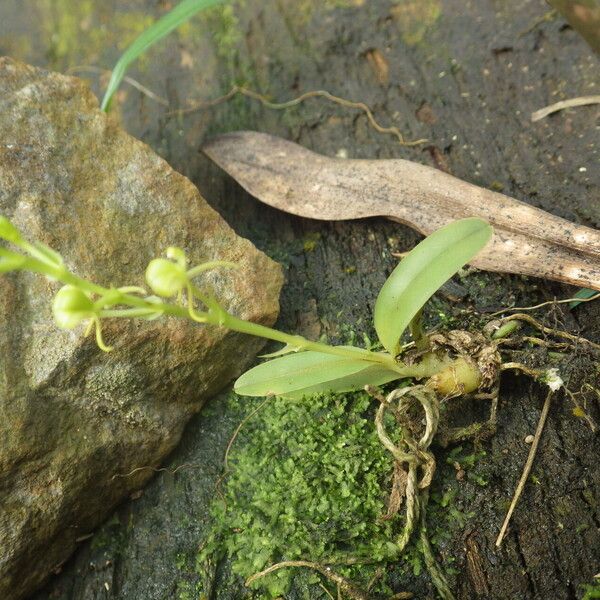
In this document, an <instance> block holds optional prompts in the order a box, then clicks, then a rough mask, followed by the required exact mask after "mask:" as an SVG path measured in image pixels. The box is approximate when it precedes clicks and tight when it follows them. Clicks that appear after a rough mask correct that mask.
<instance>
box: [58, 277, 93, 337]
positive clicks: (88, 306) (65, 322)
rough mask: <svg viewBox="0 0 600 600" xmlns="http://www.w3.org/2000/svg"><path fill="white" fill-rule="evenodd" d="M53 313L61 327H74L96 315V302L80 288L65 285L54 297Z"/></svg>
mask: <svg viewBox="0 0 600 600" xmlns="http://www.w3.org/2000/svg"><path fill="white" fill-rule="evenodd" d="M52 313H53V314H54V320H55V321H56V324H57V325H58V326H59V327H60V328H61V329H73V328H74V327H77V325H79V323H81V322H82V321H83V320H84V319H89V318H91V317H93V316H94V303H93V302H92V300H91V299H90V297H89V296H88V295H87V294H86V293H85V292H83V291H81V290H80V289H79V288H77V287H75V286H73V285H65V286H64V287H62V288H61V289H60V290H59V291H58V293H57V294H56V296H55V297H54V302H53V303H52Z"/></svg>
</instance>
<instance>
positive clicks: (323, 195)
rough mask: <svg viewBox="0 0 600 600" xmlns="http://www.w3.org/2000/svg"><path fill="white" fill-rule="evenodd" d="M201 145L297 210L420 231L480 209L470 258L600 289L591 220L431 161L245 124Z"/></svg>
mask: <svg viewBox="0 0 600 600" xmlns="http://www.w3.org/2000/svg"><path fill="white" fill-rule="evenodd" d="M204 152H205V153H206V154H207V155H208V156H209V157H210V158H211V159H212V160H214V161H215V162H216V163H217V164H218V165H219V166H220V167H221V168H222V169H224V170H225V171H226V172H227V173H229V175H231V176H232V177H233V178H234V179H236V180H237V181H238V182H239V183H240V185H242V187H244V188H245V189H246V190H247V191H248V192H250V194H252V195H253V196H255V197H256V198H258V199H259V200H261V201H262V202H265V203H266V204H270V205H271V206H274V207H275V208H278V209H280V210H283V211H286V212H289V213H292V214H295V215H299V216H302V217H308V218H312V219H322V220H327V221H336V220H346V219H360V218H364V217H373V216H384V217H388V218H390V219H392V220H394V221H399V222H401V223H404V224H406V225H409V226H410V227H413V228H414V229H416V230H418V231H419V232H421V233H423V234H424V235H429V234H430V233H432V232H433V231H435V230H436V229H438V228H440V227H442V226H443V225H445V224H446V223H449V222H450V221H454V220H456V219H462V218H465V217H481V218H483V219H486V220H487V221H488V222H489V223H491V224H492V225H493V226H494V237H493V239H492V241H491V242H490V243H489V244H488V245H487V247H486V248H485V249H484V250H483V251H482V252H481V253H479V254H478V255H477V257H476V258H475V259H474V260H473V261H472V263H471V264H473V265H474V266H476V267H479V268H481V269H486V270H489V271H501V272H508V273H519V274H522V275H533V276H536V277H545V278H547V279H554V280H556V281H562V282H565V283H570V284H573V285H577V286H581V287H587V288H592V289H595V290H600V232H599V231H598V230H596V229H591V228H589V227H584V226H582V225H576V224H574V223H571V222H569V221H566V220H564V219H561V218H559V217H556V216H554V215H551V214H549V213H547V212H544V211H543V210H540V209H538V208H535V207H532V206H529V205H528V204H525V203H524V202H520V201H519V200H515V199H514V198H510V197H508V196H505V195H503V194H499V193H497V192H492V191H491V190H487V189H484V188H481V187H478V186H476V185H473V184H470V183H467V182H465V181H462V180H460V179H457V178H456V177H453V176H452V175H448V174H447V173H443V172H441V171H438V170H436V169H433V168H431V167H426V166H424V165H420V164H418V163H414V162H411V161H407V160H402V159H390V160H347V159H338V158H329V157H326V156H322V155H320V154H316V153H315V152H311V151H310V150H307V149H306V148H303V147H301V146H298V145H297V144H294V143H292V142H288V141H286V140H283V139H281V138H277V137H274V136H271V135H267V134H264V133H257V132H251V131H243V132H234V133H229V134H226V135H223V136H220V137H218V138H216V139H215V140H213V141H211V142H209V143H208V144H207V145H206V146H205V147H204Z"/></svg>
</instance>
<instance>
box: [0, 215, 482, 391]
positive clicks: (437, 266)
mask: <svg viewBox="0 0 600 600" xmlns="http://www.w3.org/2000/svg"><path fill="white" fill-rule="evenodd" d="M491 234H492V229H491V227H490V226H489V225H488V224H487V223H486V222H485V221H482V220H481V219H476V218H470V219H463V220H460V221H455V222H453V223H450V224H448V225H446V226H445V227H442V228H441V229H439V230H438V231H436V232H435V233H433V234H432V235H430V236H429V237H428V238H426V239H425V240H423V241H422V242H421V243H420V244H418V245H417V246H416V247H415V248H414V249H413V250H412V251H411V252H410V253H408V255H407V256H406V257H405V258H404V259H403V260H402V261H401V262H400V264H399V265H398V266H397V267H396V269H395V270H394V271H393V272H392V274H391V275H390V277H389V278H388V280H387V281H386V282H385V284H384V286H383V287H382V289H381V291H380V293H379V296H378V298H377V301H376V303H375V313H374V324H375V329H376V331H377V335H378V337H379V340H380V341H381V344H382V346H383V348H384V349H385V351H382V352H374V351H371V350H367V349H363V348H357V347H351V346H333V345H329V344H325V343H321V342H314V341H311V340H308V339H306V338H304V337H302V336H299V335H293V334H288V333H284V332H281V331H278V330H276V329H272V328H269V327H265V326H263V325H260V324H257V323H252V322H249V321H245V320H242V319H240V318H238V317H236V316H235V315H233V314H231V313H229V312H228V311H227V310H226V309H225V308H224V307H223V306H222V305H221V304H220V303H219V301H218V300H217V299H216V298H215V296H214V295H213V294H211V293H210V292H207V291H205V290H204V289H203V288H202V286H201V284H200V283H198V282H197V281H198V280H199V279H201V277H202V274H203V273H205V272H207V271H209V270H212V269H219V268H236V265H234V264H233V263H230V262H227V261H221V260H216V261H211V262H206V263H203V264H200V265H196V266H190V265H189V264H188V260H187V258H186V255H185V252H184V251H183V250H182V249H181V248H174V247H172V248H168V249H167V250H166V256H165V257H162V258H155V259H153V260H152V261H151V262H150V263H149V264H148V267H147V269H146V273H145V280H146V284H147V286H148V287H149V289H150V290H151V293H148V292H147V291H146V290H145V289H144V288H142V287H139V286H137V285H128V286H124V287H118V288H114V287H103V286H101V285H98V284H97V283H94V282H91V281H88V280H86V279H83V278H81V277H79V276H78V275H76V274H75V273H72V272H71V271H69V270H68V269H67V268H66V266H65V263H64V261H63V259H62V257H61V256H60V255H59V254H58V253H57V252H55V251H54V250H52V249H51V248H49V247H47V246H45V245H43V244H41V243H39V242H30V241H28V240H26V239H25V237H24V236H23V234H22V233H21V232H20V231H19V230H18V229H17V228H16V227H15V226H14V225H13V223H12V222H11V221H10V220H9V219H7V218H6V217H3V216H0V238H1V239H3V240H4V241H5V242H7V243H8V246H6V247H0V273H6V272H9V271H31V272H35V273H39V274H41V275H44V276H46V277H47V278H49V279H50V280H53V281H57V282H60V283H62V284H63V286H62V287H61V288H60V289H59V290H58V291H57V293H56V295H55V298H54V302H53V306H52V310H53V314H54V319H55V322H56V325H57V326H58V327H60V328H63V329H74V328H76V327H77V326H79V325H80V324H82V323H85V324H87V330H86V331H87V333H90V332H91V331H95V335H96V341H97V344H98V346H99V347H100V348H101V349H102V350H104V351H107V352H108V351H110V350H111V349H112V348H111V347H110V346H108V345H107V344H106V342H105V341H104V338H103V335H102V323H103V322H104V321H105V320H106V319H115V318H137V319H157V318H159V317H163V316H165V317H176V318H182V319H188V320H191V321H194V322H196V323H199V324H203V325H212V326H217V327H225V328H227V329H230V330H233V331H238V332H241V333H246V334H249V335H255V336H258V337H262V338H266V339H269V340H274V341H277V342H282V343H283V344H284V347H283V348H282V349H281V350H279V351H277V352H275V353H273V354H270V355H266V356H267V358H269V359H270V360H268V361H267V362H264V363H262V364H260V365H259V366H257V367H254V368H253V369H250V370H249V371H247V372H246V373H245V374H243V375H242V376H241V377H240V378H239V379H238V380H237V381H236V383H235V391H236V392H237V393H238V394H241V395H250V396H264V395H271V394H272V395H280V396H286V397H301V396H304V395H310V394H312V393H316V392H325V391H328V392H345V391H351V390H356V389H361V388H363V387H364V386H365V385H371V386H378V385H382V384H385V383H388V382H390V381H394V380H397V379H404V378H415V379H423V378H428V379H429V378H431V379H430V381H431V385H432V386H433V388H434V389H436V391H438V392H439V393H441V394H442V395H448V394H450V395H452V393H453V391H455V390H460V391H461V392H462V393H465V392H470V391H474V390H476V389H477V388H478V387H479V385H480V383H481V374H480V373H479V372H478V368H477V365H476V364H474V363H470V362H468V361H467V360H466V359H465V358H464V357H459V358H455V357H452V356H451V355H450V354H448V353H444V352H439V351H432V350H429V349H428V343H427V337H426V336H425V335H424V333H423V331H422V329H421V326H420V318H421V312H422V309H423V305H424V304H425V303H426V302H427V300H428V299H429V298H430V297H431V296H432V295H433V294H434V293H435V291H436V290H437V289H438V288H439V287H440V286H441V285H442V284H443V283H444V282H445V281H446V280H448V279H449V278H450V277H451V276H452V275H454V274H455V273H456V272H457V271H458V270H459V269H460V268H461V267H462V266H463V265H465V264H466V263H467V262H468V261H469V260H470V259H471V258H473V256H475V255H476V254H477V252H479V251H480V250H481V249H482V248H483V247H484V245H485V244H486V243H487V241H488V240H489V239H490V236H491ZM407 328H410V331H411V333H412V335H413V338H414V340H413V342H412V343H410V344H408V346H407V345H404V346H403V345H402V343H401V338H402V335H403V333H404V331H405V330H406V329H407ZM410 346H416V347H417V348H418V353H417V354H416V355H415V356H413V357H411V359H410V360H408V361H407V360H403V354H404V352H405V350H406V349H407V347H410Z"/></svg>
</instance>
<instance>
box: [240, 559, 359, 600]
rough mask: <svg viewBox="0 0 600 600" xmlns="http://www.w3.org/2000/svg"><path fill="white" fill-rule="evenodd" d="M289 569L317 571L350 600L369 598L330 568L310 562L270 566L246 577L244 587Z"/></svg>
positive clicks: (286, 562) (300, 561)
mask: <svg viewBox="0 0 600 600" xmlns="http://www.w3.org/2000/svg"><path fill="white" fill-rule="evenodd" d="M290 567H305V568H307V569H313V570H314V571H317V573H320V574H321V575H323V577H326V578H327V579H329V581H332V582H333V583H335V584H336V585H338V586H339V588H340V590H341V591H342V592H344V593H345V594H346V595H347V596H349V597H350V598H352V600H369V596H368V594H367V592H365V591H363V590H361V589H360V588H358V587H356V586H355V585H354V584H353V583H352V582H350V581H349V580H348V579H346V578H345V577H342V576H341V575H339V574H338V573H335V572H334V571H332V570H331V567H328V566H325V565H321V564H319V563H316V562H310V561H308V560H286V561H283V562H280V563H277V564H275V565H271V566H270V567H269V568H267V569H265V570H264V571H261V572H260V573H256V574H254V575H252V576H251V577H248V579H246V583H245V585H246V587H249V586H250V585H252V583H254V582H255V581H256V580H257V579H260V578H261V577H264V576H265V575H269V574H270V573H274V572H275V571H278V570H279V569H288V568H290Z"/></svg>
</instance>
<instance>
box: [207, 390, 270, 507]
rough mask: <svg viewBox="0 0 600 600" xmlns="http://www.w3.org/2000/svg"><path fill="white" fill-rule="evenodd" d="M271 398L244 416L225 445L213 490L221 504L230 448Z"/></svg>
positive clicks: (227, 471)
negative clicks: (220, 471) (219, 470)
mask: <svg viewBox="0 0 600 600" xmlns="http://www.w3.org/2000/svg"><path fill="white" fill-rule="evenodd" d="M271 398H273V396H268V397H267V398H265V399H264V400H263V401H262V402H261V403H260V404H259V405H258V406H257V407H256V408H255V409H254V410H253V411H252V412H251V413H249V414H248V415H246V416H245V417H244V418H243V419H242V420H241V421H240V423H239V425H238V426H237V427H236V428H235V431H234V432H233V435H232V436H231V439H230V440H229V442H228V444H227V448H225V457H224V458H223V472H222V473H221V475H220V476H219V478H218V479H217V481H216V483H215V489H216V491H217V494H219V496H220V497H221V498H222V500H223V502H225V496H224V494H223V493H222V492H221V484H222V483H223V479H225V477H227V473H229V453H230V452H231V448H232V447H233V444H234V442H235V440H236V439H237V436H238V435H239V433H240V431H241V430H242V427H244V425H245V424H246V423H247V422H248V421H249V420H250V419H251V418H252V417H253V416H254V415H255V414H256V413H257V412H258V411H259V410H261V409H262V407H263V406H264V405H265V404H266V403H267V402H268V401H269V400H271Z"/></svg>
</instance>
